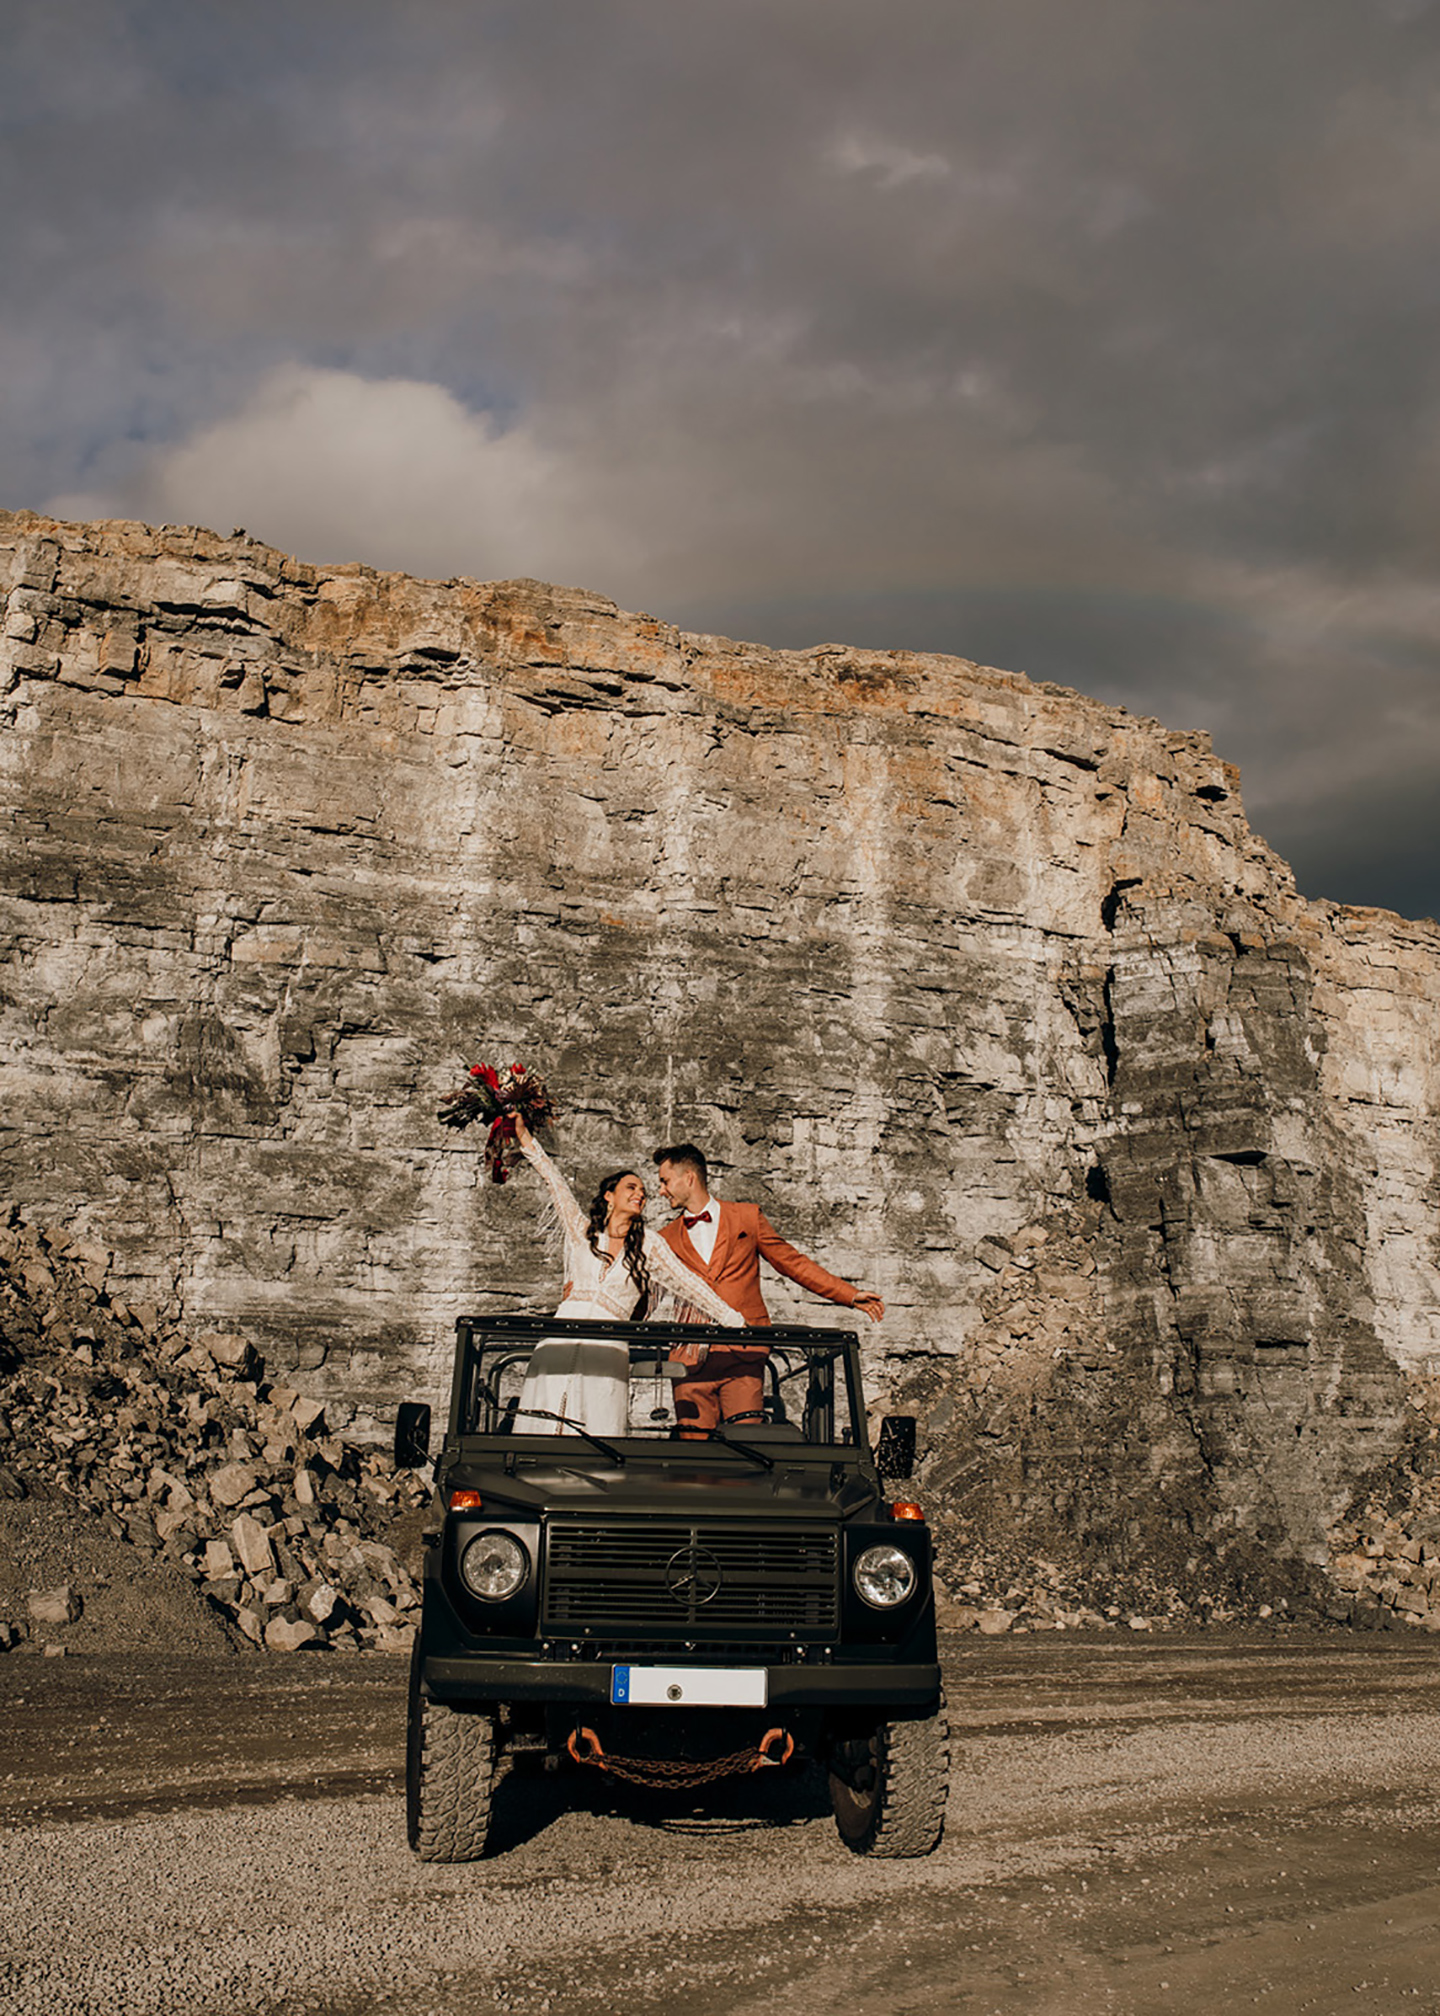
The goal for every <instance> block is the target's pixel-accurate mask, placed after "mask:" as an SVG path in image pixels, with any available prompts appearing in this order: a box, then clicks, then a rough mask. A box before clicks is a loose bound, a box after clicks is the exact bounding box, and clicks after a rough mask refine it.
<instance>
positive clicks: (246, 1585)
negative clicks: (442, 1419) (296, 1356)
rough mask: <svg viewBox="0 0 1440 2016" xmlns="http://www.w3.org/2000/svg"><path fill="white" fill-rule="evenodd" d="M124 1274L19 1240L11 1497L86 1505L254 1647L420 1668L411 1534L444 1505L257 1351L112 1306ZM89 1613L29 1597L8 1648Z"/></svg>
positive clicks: (1, 1439) (10, 1296)
mask: <svg viewBox="0 0 1440 2016" xmlns="http://www.w3.org/2000/svg"><path fill="white" fill-rule="evenodd" d="M108 1270H109V1255H108V1254H107V1253H106V1252H105V1251H104V1249H103V1248H100V1247H98V1246H95V1245H93V1244H89V1243H86V1242H84V1241H79V1240H76V1239H74V1238H72V1237H71V1236H70V1235H68V1234H67V1233H66V1232H65V1231H63V1230H61V1229H54V1228H39V1227H36V1226H32V1225H29V1224H26V1223H24V1222H22V1221H21V1219H20V1218H19V1216H18V1214H15V1213H12V1214H10V1216H9V1220H8V1222H0V1498H5V1499H9V1500H24V1499H30V1498H34V1499H39V1500H48V1501H57V1500H58V1501H64V1502H68V1503H69V1504H70V1505H72V1506H73V1507H74V1508H75V1509H76V1510H77V1511H78V1512H79V1513H81V1514H82V1515H84V1516H88V1518H90V1519H91V1520H93V1521H95V1522H97V1523H98V1525H99V1526H100V1527H101V1528H103V1529H104V1531H105V1532H106V1533H107V1534H109V1535H110V1536H111V1538H112V1539H114V1540H117V1541H123V1542H126V1543H128V1544H129V1545H130V1546H131V1547H133V1548H135V1549H137V1550H139V1551H140V1553H141V1554H143V1555H145V1556H149V1557H152V1558H153V1559H155V1560H156V1561H159V1562H163V1563H166V1564H169V1565H170V1566H172V1567H173V1568H175V1569H178V1570H179V1571H181V1572H182V1573H183V1574H184V1575H186V1576H188V1577H189V1578H190V1579H191V1580H192V1581H193V1582H194V1583H195V1584H196V1585H198V1588H199V1590H200V1591H201V1593H202V1594H203V1596H204V1597H205V1598H207V1599H208V1601H209V1603H210V1604H211V1605H212V1606H214V1607H215V1609H216V1610H217V1611H219V1612H220V1613H221V1614H222V1615H223V1616H224V1617H225V1618H226V1619H227V1620H228V1621H229V1623H230V1625H231V1626H232V1627H233V1628H234V1630H235V1631H237V1632H238V1633H239V1635H240V1637H241V1638H242V1639H245V1640H248V1641H249V1642H250V1643H252V1644H254V1645H257V1646H263V1647H265V1648H267V1649H269V1650H272V1651H286V1652H288V1651H295V1650H298V1649H300V1648H301V1647H309V1646H314V1647H322V1646H326V1645H333V1646H337V1647H344V1648H347V1649H350V1650H358V1649H361V1648H366V1647H373V1648H375V1649H377V1650H379V1651H383V1652H398V1651H405V1650H408V1648H409V1646H410V1643H411V1641H412V1638H413V1635H414V1617H415V1613H416V1612H417V1610H418V1606H419V1601H420V1595H419V1589H418V1587H417V1584H416V1581H415V1578H414V1577H413V1576H412V1574H411V1572H410V1570H409V1568H408V1567H407V1566H406V1565H405V1563H404V1561H403V1560H402V1559H401V1558H400V1554H399V1553H398V1552H397V1545H396V1541H397V1532H396V1528H397V1524H398V1523H399V1522H400V1520H401V1519H402V1518H404V1516H405V1515H407V1514H411V1515H413V1514H416V1513H418V1511H419V1508H420V1507H422V1506H423V1505H424V1504H425V1503H426V1501H427V1500H428V1497H429V1486H428V1485H427V1484H426V1483H425V1482H424V1481H423V1480H422V1479H421V1478H420V1477H419V1476H417V1475H416V1474H415V1473H414V1472H411V1471H399V1472H397V1471H396V1470H395V1468H394V1465H393V1463H392V1462H391V1460H390V1457H389V1456H388V1455H387V1454H385V1453H384V1452H383V1451H380V1450H376V1449H374V1448H366V1447H363V1446H360V1445H357V1444H355V1443H353V1442H347V1441H346V1440H345V1439H344V1437H343V1436H342V1435H341V1434H340V1433H339V1432H338V1428H339V1426H340V1425H343V1424H342V1423H341V1422H340V1421H339V1420H338V1419H333V1420H332V1419H327V1409H326V1408H325V1407H324V1406H322V1404H321V1403H320V1402H318V1401H315V1400H313V1399H310V1398H307V1397H306V1396H305V1395H304V1394H302V1393H300V1392H298V1391H297V1390H296V1389H295V1388H293V1387H291V1386H286V1385H282V1384H280V1383H279V1382H278V1381H269V1380H267V1379H266V1378H265V1368H264V1365H263V1362H262V1361H261V1360H260V1358H259V1357H258V1356H257V1354H256V1352H255V1351H254V1349H253V1347H252V1346H251V1345H250V1344H249V1343H248V1342H247V1340H246V1339H245V1338H243V1337H241V1336H238V1335H234V1334H228V1333H210V1334H207V1335H200V1336H188V1335H186V1334H184V1333H183V1332H182V1331H180V1330H178V1329H177V1328H175V1327H173V1326H171V1325H167V1324H166V1323H165V1322H163V1321H162V1320H161V1319H160V1318H159V1316H158V1315H157V1312H156V1311H155V1310H154V1309H150V1308H132V1307H130V1306H128V1305H127V1304H126V1303H125V1302H124V1301H123V1300H121V1299H119V1298H116V1297H112V1296H111V1295H110V1294H109V1292H108V1291H107V1287H106V1281H107V1276H108ZM340 1411H341V1410H337V1409H335V1408H334V1406H333V1405H332V1406H331V1408H330V1409H329V1410H328V1413H329V1414H330V1416H332V1417H335V1416H337V1415H338V1413H339V1412H340ZM412 1523H413V1521H412ZM82 1601H83V1599H82V1597H81V1595H80V1594H79V1593H78V1592H77V1591H74V1590H72V1589H70V1588H69V1587H63V1588H59V1589H49V1590H32V1591H29V1592H27V1595H26V1599H25V1602H24V1604H23V1606H22V1605H16V1604H12V1606H11V1607H12V1608H18V1609H20V1611H21V1614H19V1615H17V1616H11V1617H0V1645H4V1646H6V1647H9V1646H12V1645H14V1644H17V1643H21V1642H24V1641H25V1640H26V1639H27V1638H31V1639H33V1640H35V1641H37V1642H40V1641H44V1640H53V1639H55V1638H56V1634H57V1633H59V1634H62V1642H63V1631H64V1627H65V1625H66V1624H67V1623H70V1622H73V1621H75V1620H76V1619H77V1618H78V1617H79V1615H80V1614H81V1608H82Z"/></svg>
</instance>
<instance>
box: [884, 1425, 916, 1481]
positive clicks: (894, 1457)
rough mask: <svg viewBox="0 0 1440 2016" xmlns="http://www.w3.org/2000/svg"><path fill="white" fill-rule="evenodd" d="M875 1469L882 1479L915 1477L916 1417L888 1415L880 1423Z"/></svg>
mask: <svg viewBox="0 0 1440 2016" xmlns="http://www.w3.org/2000/svg"><path fill="white" fill-rule="evenodd" d="M875 1468H876V1469H877V1470H878V1471H879V1472H880V1475H881V1477H882V1478H885V1477H893V1478H896V1479H897V1480H898V1479H901V1478H905V1477H913V1476H914V1475H915V1416H914V1415H913V1414H886V1415H885V1416H883V1418H882V1419H881V1422H880V1439H879V1441H878V1442H877V1443H876V1445H875Z"/></svg>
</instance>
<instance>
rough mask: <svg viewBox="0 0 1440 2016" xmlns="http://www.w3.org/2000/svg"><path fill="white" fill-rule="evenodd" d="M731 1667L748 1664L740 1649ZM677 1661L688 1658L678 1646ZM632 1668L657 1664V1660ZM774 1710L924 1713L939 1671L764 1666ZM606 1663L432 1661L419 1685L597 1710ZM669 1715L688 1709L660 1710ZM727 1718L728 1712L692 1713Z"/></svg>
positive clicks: (606, 1690)
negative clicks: (723, 1715)
mask: <svg viewBox="0 0 1440 2016" xmlns="http://www.w3.org/2000/svg"><path fill="white" fill-rule="evenodd" d="M735 1650H736V1657H735V1659H734V1661H733V1663H734V1664H735V1665H736V1666H744V1665H745V1664H746V1663H747V1662H746V1660H745V1658H744V1656H743V1652H742V1651H741V1648H740V1647H738V1646H737V1647H736V1648H735ZM676 1656H677V1661H679V1662H685V1660H686V1657H687V1655H686V1654H684V1653H682V1652H680V1651H679V1649H678V1648H677V1654H676ZM627 1663H635V1664H645V1665H653V1664H658V1663H660V1662H659V1661H658V1660H655V1659H654V1658H650V1659H646V1660H643V1661H634V1662H627ZM765 1670H766V1672H767V1673H768V1675H769V1682H768V1692H769V1703H768V1705H769V1707H770V1708H772V1709H786V1708H836V1709H841V1708H863V1709H867V1710H870V1709H881V1708H895V1709H900V1710H905V1711H909V1712H910V1713H911V1714H912V1715H913V1714H920V1715H923V1714H927V1713H929V1711H930V1710H931V1709H932V1708H933V1707H934V1706H935V1704H936V1702H937V1701H938V1700H939V1697H940V1668H939V1666H938V1665H928V1664H917V1665H906V1666H900V1665H885V1664H877V1665H865V1666H858V1665H856V1666H852V1665H847V1664H839V1663H837V1664H835V1665H833V1666H831V1665H826V1666H809V1665H805V1666H767V1667H766V1669H765ZM612 1671H613V1662H611V1661H609V1660H599V1659H596V1660H584V1661H582V1660H559V1659H475V1658H468V1659H465V1658H461V1659H456V1658H427V1659H425V1660H423V1661H422V1664H421V1668H420V1684H421V1686H422V1687H423V1689H424V1691H425V1693H426V1694H427V1695H428V1696H429V1697H430V1698H431V1699H432V1700H435V1701H448V1702H459V1701H535V1702H552V1703H554V1704H555V1705H556V1706H563V1707H573V1708H600V1707H608V1706H609V1704H610V1676H611V1673H612ZM656 1712H657V1713H660V1714H664V1715H672V1714H677V1713H684V1712H686V1711H684V1710H677V1709H672V1708H662V1709H659V1710H657V1711H656ZM689 1712H692V1713H696V1714H716V1713H719V1714H724V1713H725V1712H726V1711H725V1710H724V1709H719V1710H716V1709H695V1710H691V1711H689Z"/></svg>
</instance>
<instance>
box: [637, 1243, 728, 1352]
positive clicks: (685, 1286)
mask: <svg viewBox="0 0 1440 2016" xmlns="http://www.w3.org/2000/svg"><path fill="white" fill-rule="evenodd" d="M645 1263H646V1265H647V1266H648V1267H649V1269H650V1272H651V1274H652V1275H653V1276H654V1277H655V1279H656V1280H657V1281H658V1282H659V1283H660V1284H661V1286H662V1287H664V1288H667V1289H668V1290H669V1291H670V1293H671V1294H672V1295H676V1296H678V1297H679V1298H680V1300H681V1301H682V1302H691V1303H693V1304H694V1305H695V1307H696V1308H697V1309H699V1310H702V1311H703V1312H704V1314H705V1315H707V1316H708V1317H709V1318H710V1320H711V1322H712V1323H723V1324H724V1326H725V1328H726V1329H727V1330H743V1329H744V1328H745V1318H744V1317H743V1316H742V1315H741V1314H740V1311H739V1310H738V1309H732V1308H731V1307H730V1304H729V1303H728V1302H722V1301H721V1299H720V1297H719V1296H718V1295H717V1294H716V1293H715V1290H714V1289H713V1288H712V1287H711V1286H710V1283H709V1282H708V1281H706V1280H703V1279H702V1278H701V1276H700V1275H698V1274H697V1273H696V1272H695V1271H694V1269H693V1268H691V1267H687V1266H686V1265H685V1262H684V1261H683V1260H677V1259H676V1257H675V1254H674V1252H673V1251H672V1250H671V1248H670V1246H669V1244H668V1243H667V1242H666V1241H665V1240H664V1239H662V1238H661V1237H660V1234H659V1233H658V1232H652V1231H651V1230H650V1228H649V1227H648V1226H647V1227H646V1230H645Z"/></svg>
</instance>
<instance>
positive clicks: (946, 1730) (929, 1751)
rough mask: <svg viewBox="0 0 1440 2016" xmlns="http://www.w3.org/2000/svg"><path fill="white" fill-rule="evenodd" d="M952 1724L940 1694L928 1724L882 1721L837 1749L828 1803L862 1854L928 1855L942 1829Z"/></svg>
mask: <svg viewBox="0 0 1440 2016" xmlns="http://www.w3.org/2000/svg"><path fill="white" fill-rule="evenodd" d="M949 1791H950V1725H949V1723H948V1721H947V1719H946V1715H945V1701H944V1697H943V1696H942V1697H941V1701H940V1706H939V1709H938V1711H937V1712H936V1713H935V1714H934V1715H931V1716H930V1717H929V1718H928V1719H927V1720H926V1721H924V1722H882V1723H881V1724H880V1726H879V1727H878V1728H877V1729H876V1730H875V1732H874V1733H873V1735H872V1736H870V1738H869V1739H868V1741H867V1740H865V1739H863V1738H862V1739H859V1740H857V1741H853V1742H847V1743H843V1744H840V1745H837V1747H836V1754H835V1756H834V1758H833V1760H832V1763H831V1770H830V1804H831V1807H832V1808H833V1810H834V1814H835V1825H836V1826H837V1827H838V1828H839V1830H840V1838H841V1840H842V1841H843V1842H844V1843H845V1845H846V1847H847V1848H850V1849H852V1850H853V1851H854V1853H855V1854H857V1855H896V1856H899V1855H928V1854H929V1853H930V1850H931V1849H932V1848H934V1847H936V1846H937V1845H938V1843H939V1840H940V1836H941V1835H942V1834H943V1832H944V1831H945V1802H946V1798H947V1797H948V1794H949Z"/></svg>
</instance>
